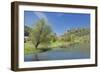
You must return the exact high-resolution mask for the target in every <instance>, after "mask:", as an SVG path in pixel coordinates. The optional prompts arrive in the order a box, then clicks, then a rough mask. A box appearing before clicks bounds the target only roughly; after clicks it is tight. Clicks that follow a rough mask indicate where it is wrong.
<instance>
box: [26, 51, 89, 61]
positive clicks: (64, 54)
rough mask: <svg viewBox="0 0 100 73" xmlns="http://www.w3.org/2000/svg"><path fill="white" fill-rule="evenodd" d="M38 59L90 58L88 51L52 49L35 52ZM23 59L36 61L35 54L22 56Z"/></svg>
mask: <svg viewBox="0 0 100 73" xmlns="http://www.w3.org/2000/svg"><path fill="white" fill-rule="evenodd" d="M37 56H38V59H39V61H43V60H67V59H69V60H70V59H87V58H90V54H89V53H85V52H72V51H71V52H69V51H62V50H53V51H47V52H42V53H38V54H37ZM24 61H36V57H35V54H29V55H25V56H24Z"/></svg>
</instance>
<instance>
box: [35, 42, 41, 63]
mask: <svg viewBox="0 0 100 73" xmlns="http://www.w3.org/2000/svg"><path fill="white" fill-rule="evenodd" d="M39 43H40V42H37V43H36V45H35V48H36V49H38V45H39ZM35 58H36V61H39V59H38V53H36V54H35Z"/></svg>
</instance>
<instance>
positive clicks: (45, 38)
mask: <svg viewBox="0 0 100 73" xmlns="http://www.w3.org/2000/svg"><path fill="white" fill-rule="evenodd" d="M51 33H52V30H51V27H50V25H49V24H48V23H47V22H46V21H45V20H44V19H40V20H38V21H37V22H36V24H34V26H33V27H32V29H31V31H30V39H31V41H32V43H33V44H34V46H35V48H38V46H39V45H40V44H48V43H50V35H51Z"/></svg>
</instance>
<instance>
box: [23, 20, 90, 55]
mask: <svg viewBox="0 0 100 73" xmlns="http://www.w3.org/2000/svg"><path fill="white" fill-rule="evenodd" d="M24 32H25V35H27V36H28V40H26V41H25V54H31V53H38V52H45V51H49V50H54V49H55V48H56V49H57V48H58V49H59V48H62V49H65V50H66V51H69V50H72V51H85V52H86V51H87V52H89V50H90V45H89V44H90V28H77V29H70V30H68V31H67V32H64V34H63V35H61V36H57V34H56V33H54V32H53V30H52V29H51V27H50V25H49V24H48V23H47V22H46V21H45V20H44V19H40V20H38V21H37V22H36V24H35V25H34V26H33V27H31V28H30V27H28V26H25V30H24ZM37 48H38V49H37Z"/></svg>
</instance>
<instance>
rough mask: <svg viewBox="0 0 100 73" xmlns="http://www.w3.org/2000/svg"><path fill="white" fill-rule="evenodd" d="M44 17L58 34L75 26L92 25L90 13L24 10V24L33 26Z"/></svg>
mask: <svg viewBox="0 0 100 73" xmlns="http://www.w3.org/2000/svg"><path fill="white" fill-rule="evenodd" d="M41 18H44V19H45V20H46V21H47V22H49V25H50V26H51V27H52V29H53V31H54V32H55V33H56V34H57V35H62V34H63V33H64V32H65V31H66V30H69V29H73V28H82V27H86V28H87V27H90V14H79V13H59V12H36V11H35V12H34V11H24V24H25V25H27V26H33V25H35V23H36V22H37V21H38V20H39V19H41Z"/></svg>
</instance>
